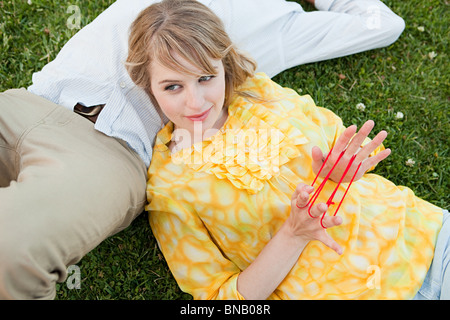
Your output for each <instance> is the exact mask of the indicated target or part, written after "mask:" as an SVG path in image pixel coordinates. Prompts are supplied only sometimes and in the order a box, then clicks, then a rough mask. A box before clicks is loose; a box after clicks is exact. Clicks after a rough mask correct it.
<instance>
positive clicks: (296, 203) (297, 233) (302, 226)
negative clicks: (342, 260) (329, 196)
mask: <svg viewBox="0 0 450 320" xmlns="http://www.w3.org/2000/svg"><path fill="white" fill-rule="evenodd" d="M313 190H314V188H313V187H311V186H308V185H306V184H303V183H300V184H299V185H298V186H297V188H296V189H295V192H294V194H293V195H292V199H291V214H290V216H289V218H288V219H287V221H286V224H287V226H288V230H289V232H290V233H291V235H292V236H294V237H298V238H301V239H303V240H304V241H305V242H309V241H311V240H319V241H321V242H323V243H324V244H325V245H326V246H328V247H329V248H331V249H332V250H334V251H336V252H337V253H338V254H342V248H341V246H340V245H339V244H338V243H337V242H336V241H334V239H333V238H331V236H330V235H329V234H328V233H327V231H326V229H324V228H323V227H322V225H321V223H320V219H319V217H321V216H322V215H323V214H324V213H325V212H326V211H327V209H328V206H327V205H326V204H325V203H318V204H315V205H313V206H312V208H311V211H310V213H311V216H312V217H313V218H311V216H310V215H309V214H308V207H307V206H306V205H307V203H308V200H309V197H310V195H311V193H312V192H313ZM341 223H342V218H341V217H339V216H327V215H325V216H324V218H323V220H322V224H323V226H324V227H325V228H327V229H328V228H332V227H335V226H338V225H340V224H341Z"/></svg>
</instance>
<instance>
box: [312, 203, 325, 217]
mask: <svg viewBox="0 0 450 320" xmlns="http://www.w3.org/2000/svg"><path fill="white" fill-rule="evenodd" d="M327 210H328V206H327V205H326V204H325V203H318V204H315V205H313V206H312V208H311V210H309V213H310V215H311V216H312V217H313V218H318V217H320V216H322V215H323V214H324V213H325V212H326V211H327Z"/></svg>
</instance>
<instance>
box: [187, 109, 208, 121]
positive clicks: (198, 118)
mask: <svg viewBox="0 0 450 320" xmlns="http://www.w3.org/2000/svg"><path fill="white" fill-rule="evenodd" d="M211 109H212V107H211V108H209V109H208V110H206V111H205V112H203V113H199V114H194V115H192V116H187V117H186V118H188V119H189V120H191V121H204V120H205V119H206V118H208V115H209V112H210V111H211Z"/></svg>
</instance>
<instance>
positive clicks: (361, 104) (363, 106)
mask: <svg viewBox="0 0 450 320" xmlns="http://www.w3.org/2000/svg"><path fill="white" fill-rule="evenodd" d="M356 109H358V110H360V111H364V110H366V106H365V105H364V103H361V102H360V103H358V104H357V105H356Z"/></svg>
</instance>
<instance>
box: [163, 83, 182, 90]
mask: <svg viewBox="0 0 450 320" xmlns="http://www.w3.org/2000/svg"><path fill="white" fill-rule="evenodd" d="M179 87H180V85H179V84H171V85H170V86H167V87H165V88H164V90H166V91H175V90H177V89H178V88H179Z"/></svg>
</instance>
